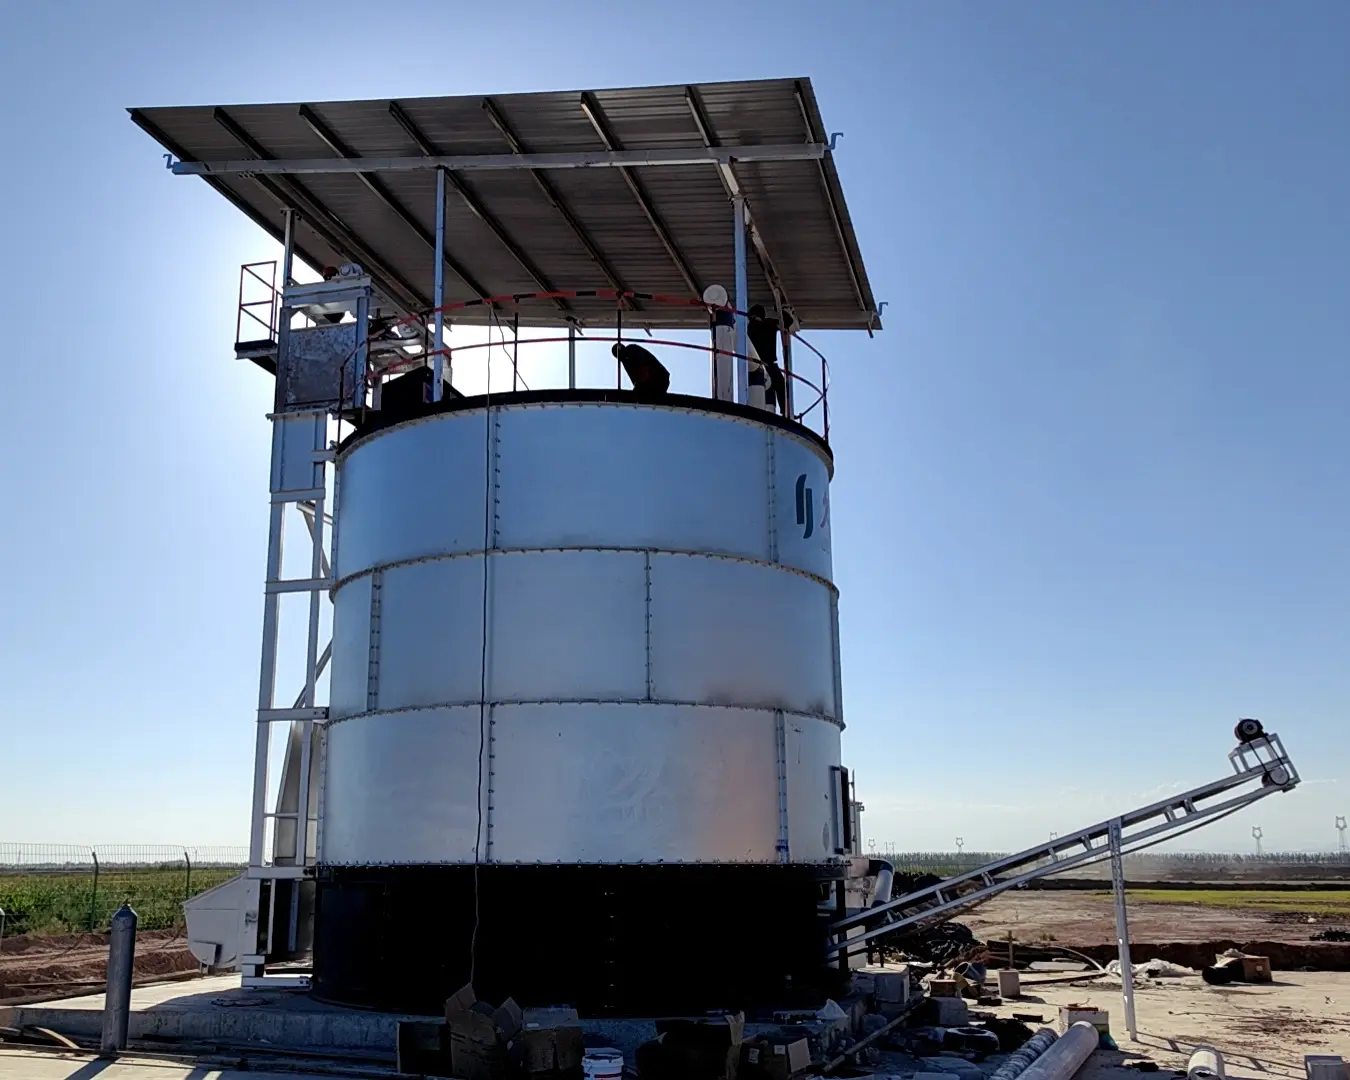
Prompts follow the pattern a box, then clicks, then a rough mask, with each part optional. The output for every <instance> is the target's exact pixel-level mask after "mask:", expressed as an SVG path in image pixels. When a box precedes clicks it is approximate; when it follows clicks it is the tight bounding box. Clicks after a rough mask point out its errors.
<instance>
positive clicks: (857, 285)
mask: <svg viewBox="0 0 1350 1080" xmlns="http://www.w3.org/2000/svg"><path fill="white" fill-rule="evenodd" d="M792 92H793V94H795V95H796V98H797V108H799V109H800V110H801V114H802V123H803V124H804V125H805V126H806V145H807V146H820V145H822V144H820V143H817V142H815V137H816V133H815V131H814V130H812V126H811V112H810V110H809V109H807V107H806V95H805V94H803V93H802V84H801V83H799V82H798V83H793V84H792ZM816 169H817V171H818V172H819V173H820V187H821V190H822V192H823V193H824V195H825V203H826V205H827V206H829V208H830V222H831V223H832V224H833V225H834V235H835V238H836V239H837V240H838V241H839V251H840V253H841V254H842V255H843V256H844V265H845V266H847V267H848V279H849V281H850V282H851V283H852V285H853V295H854V297H855V298H856V299H857V301H858V308H859V309H860V310H862V311H866V312H868V314H870V315H871V316H872V319H873V321H875V319H876V312H875V311H871V310H870V309H869V308H868V306H867V298H866V297H865V296H864V295H863V288H862V282H860V281H859V280H858V270H857V267H855V266H854V265H853V253H852V252H851V251H849V249H848V240H847V238H846V237H845V235H844V223H843V221H841V220H840V218H839V207H837V206H835V205H834V196H833V195H832V194H831V193H830V180H829V177H828V176H826V175H825V155H824V154H822V155H821V156H820V157H818V158H816ZM867 332H868V334H869V335H870V334H871V333H872V327H871V325H869V326H868V328H867Z"/></svg>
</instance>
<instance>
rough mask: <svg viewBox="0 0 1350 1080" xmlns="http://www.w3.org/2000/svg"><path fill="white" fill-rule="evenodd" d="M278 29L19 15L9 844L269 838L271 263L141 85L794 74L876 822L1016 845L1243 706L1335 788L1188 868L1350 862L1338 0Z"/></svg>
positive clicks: (860, 7)
mask: <svg viewBox="0 0 1350 1080" xmlns="http://www.w3.org/2000/svg"><path fill="white" fill-rule="evenodd" d="M299 10H300V8H299V7H295V8H292V7H290V6H289V5H284V4H282V5H278V4H256V3H230V4H223V3H213V4H207V3H201V4H195V3H194V4H170V3H157V4H151V3H133V2H128V3H123V4H118V5H105V4H99V3H92V2H86V3H63V4H23V5H20V4H10V5H8V6H7V8H6V17H5V33H4V34H3V35H2V36H0V94H2V95H3V100H4V102H5V106H4V108H3V110H0V136H2V138H0V145H3V147H4V154H5V158H6V160H5V163H4V164H5V167H4V169H3V170H0V196H2V197H0V207H3V213H4V215H5V220H4V223H3V224H4V228H3V236H4V240H5V248H6V257H5V264H6V270H7V273H6V275H5V281H6V292H7V294H8V296H7V301H6V303H5V305H4V309H5V311H6V313H7V331H6V334H5V338H6V341H7V348H6V363H5V365H4V370H5V379H4V384H5V390H6V394H5V397H6V408H5V414H6V418H5V423H4V427H3V440H4V444H3V450H4V452H3V456H2V457H0V461H3V463H4V464H3V466H2V467H0V493H2V494H3V517H0V522H2V523H3V527H0V559H3V565H4V567H5V588H4V592H3V596H4V604H3V607H2V608H0V683H2V684H3V687H4V692H3V695H0V838H3V839H12V840H46V841H62V840H68V841H72V842H82V841H92V842H105V841H127V842H132V841H142V842H170V841H180V840H181V841H183V842H189V843H203V844H205V843H238V842H242V841H243V839H244V838H245V834H246V829H247V821H246V814H247V800H248V788H249V770H250V759H251V745H252V731H253V716H252V709H253V705H254V701H255V695H256V684H257V655H258V640H259V617H260V611H261V603H260V595H261V578H262V569H263V557H264V545H265V534H266V496H265V483H266V454H267V439H266V425H265V421H264V420H263V413H264V412H265V410H266V407H267V404H268V399H269V392H268V387H267V382H266V379H265V377H264V376H262V375H261V373H259V372H257V371H255V370H254V369H252V368H250V367H249V366H248V365H246V364H242V363H235V362H234V360H233V358H232V355H231V349H230V346H231V343H232V340H233V338H232V334H233V332H234V325H233V320H234V310H233V306H234V300H235V290H236V282H237V273H238V265H239V264H240V263H241V262H244V261H247V260H249V259H252V258H257V257H260V256H264V257H265V256H267V255H268V254H269V253H270V247H269V245H268V244H267V243H266V242H265V240H264V238H263V236H262V234H261V233H260V232H259V231H258V230H257V229H256V228H255V227H254V226H253V225H251V224H250V223H249V222H247V221H246V220H245V219H244V218H243V217H242V216H241V215H239V214H238V213H237V212H236V211H234V210H233V209H232V208H231V207H229V206H228V205H227V204H226V203H225V202H224V200H222V199H220V198H219V197H218V196H216V195H215V194H214V193H212V192H211V191H210V190H209V189H208V188H207V187H206V186H205V185H204V184H202V183H200V182H198V181H195V180H190V179H186V178H175V177H172V176H171V175H169V174H168V173H167V172H165V171H164V169H163V166H162V162H161V160H160V157H159V148H158V147H157V146H155V145H154V144H153V143H152V142H151V141H150V140H149V139H148V138H147V137H146V136H145V135H144V134H142V133H141V132H140V131H139V130H138V129H137V128H136V127H134V126H133V125H132V123H131V122H130V121H129V120H128V119H127V118H126V114H125V113H124V111H123V109H124V107H125V106H130V105H159V104H189V103H194V104H211V103H222V102H224V103H228V102H240V101H267V100H306V99H309V100H324V99H335V98H352V97H375V98H383V97H392V96H414V95H429V94H460V93H494V92H509V91H525V90H547V89H563V88H577V89H579V88H586V87H597V86H613V85H633V84H642V83H661V82H676V81H679V82H684V81H698V80H711V79H732V78H740V77H760V76H799V75H809V76H810V77H811V78H812V79H813V80H814V82H815V87H816V92H817V95H818V96H819V99H820V103H821V108H822V111H823V114H824V117H825V121H826V125H827V127H828V128H829V129H831V130H843V131H844V132H846V136H845V139H844V141H843V143H842V144H841V147H840V150H839V154H838V165H839V169H840V173H841V175H842V177H843V183H844V189H845V192H846V195H847V198H848V201H849V205H850V209H851V211H852V215H853V220H854V222H855V225H856V227H857V230H858V234H859V236H860V238H861V243H862V248H863V253H864V256H865V258H866V261H867V266H868V270H869V273H870V275H871V280H872V285H873V288H874V290H875V292H876V294H877V296H878V298H879V299H884V300H887V301H888V302H889V307H888V308H887V310H886V324H887V328H886V330H885V332H884V333H882V334H880V335H878V337H877V338H876V340H874V341H868V340H867V339H866V338H865V337H861V336H859V337H848V336H843V335H840V336H836V337H834V338H831V339H828V340H827V341H826V346H827V349H828V351H829V352H830V355H831V358H832V362H833V371H834V393H833V394H832V396H831V400H832V406H833V419H834V428H833V431H834V446H835V452H836V456H837V461H838V472H837V480H836V484H835V488H834V492H833V507H834V515H835V516H834V530H835V531H834V537H835V545H836V546H835V569H836V577H837V580H838V583H839V585H840V588H841V590H842V601H841V615H842V620H843V664H844V684H845V707H846V713H847V719H848V722H849V729H848V732H847V734H846V736H845V749H846V755H847V757H848V759H849V763H850V764H852V765H853V766H854V767H855V768H856V769H857V772H858V775H859V778H860V785H861V790H862V791H863V793H864V795H865V801H866V802H867V805H868V814H867V816H866V818H865V828H866V830H867V832H868V833H869V834H870V835H873V836H876V837H877V838H879V839H880V840H881V841H883V842H887V841H889V842H894V843H897V844H899V845H900V846H902V847H906V848H921V847H943V848H948V847H950V846H951V845H952V839H953V837H955V836H956V835H958V834H959V835H961V836H963V837H964V838H965V843H966V848H967V850H971V849H976V848H1007V847H1010V846H1020V845H1021V844H1024V843H1031V842H1034V841H1038V840H1040V839H1042V838H1043V837H1044V836H1045V835H1046V834H1047V833H1048V831H1050V830H1051V829H1055V830H1058V831H1061V832H1062V831H1067V830H1069V829H1071V828H1073V827H1075V826H1077V825H1080V824H1086V823H1087V822H1088V821H1089V820H1095V819H1096V818H1098V817H1102V816H1105V815H1106V814H1107V813H1109V812H1111V811H1113V810H1120V809H1125V808H1127V807H1128V806H1130V805H1132V804H1133V803H1135V802H1137V801H1138V800H1140V799H1142V798H1145V797H1147V793H1156V792H1160V791H1166V790H1171V789H1173V788H1174V787H1175V786H1177V785H1183V784H1184V785H1190V784H1192V783H1197V782H1201V781H1204V780H1207V779H1210V778H1212V777H1213V776H1216V775H1218V774H1219V773H1220V772H1221V771H1222V770H1223V769H1225V768H1226V762H1225V761H1224V757H1223V755H1224V754H1225V753H1226V751H1227V750H1228V748H1229V744H1230V738H1229V732H1230V728H1231V725H1232V723H1233V721H1234V720H1235V719H1236V717H1237V716H1239V715H1255V716H1259V717H1262V718H1263V719H1265V720H1266V721H1267V722H1268V723H1269V724H1270V725H1271V726H1273V727H1275V728H1277V729H1278V730H1279V731H1280V732H1281V733H1282V734H1283V735H1284V736H1285V738H1286V741H1287V742H1288V744H1289V746H1290V748H1291V750H1292V751H1293V752H1294V755H1295V758H1296V760H1297V761H1298V762H1299V764H1300V765H1301V766H1302V769H1303V772H1304V775H1305V776H1306V777H1307V778H1308V779H1309V781H1310V782H1309V784H1308V785H1307V786H1306V787H1304V788H1303V789H1301V790H1300V791H1298V792H1296V793H1295V794H1293V795H1290V796H1282V797H1280V798H1279V799H1276V800H1272V801H1270V802H1268V803H1266V804H1263V805H1262V806H1261V807H1260V808H1259V809H1256V810H1253V811H1251V812H1250V813H1248V814H1246V815H1244V816H1239V817H1237V818H1234V819H1232V820H1231V821H1230V822H1226V823H1223V824H1221V825H1219V826H1216V827H1215V829H1214V830H1212V831H1211V832H1209V833H1202V834H1197V836H1196V837H1195V838H1192V839H1190V840H1188V841H1187V844H1188V846H1210V847H1218V848H1235V849H1240V850H1246V849H1248V848H1249V847H1250V844H1251V841H1250V836H1249V833H1250V828H1251V826H1252V825H1253V824H1260V825H1261V826H1262V827H1263V829H1264V831H1265V845H1266V847H1267V848H1281V847H1283V848H1318V847H1323V848H1325V847H1330V846H1334V842H1335V832H1334V829H1333V827H1332V818H1333V815H1334V814H1335V813H1345V812H1347V811H1350V790H1348V785H1350V768H1348V766H1350V741H1348V740H1347V738H1346V731H1347V727H1346V714H1347V706H1350V558H1348V557H1347V556H1348V554H1350V553H1348V551H1347V538H1348V537H1350V505H1348V502H1347V493H1348V492H1350V484H1347V473H1348V471H1350V425H1348V424H1347V421H1346V417H1347V412H1348V411H1350V112H1347V105H1348V104H1350V65H1347V64H1346V60H1345V58H1346V55H1347V48H1348V47H1350V5H1346V4H1345V3H1343V2H1340V0H1321V2H1319V0H1302V2H1300V3H1298V4H1285V5H1270V4H1265V3H1260V2H1257V0H1236V2H1227V0H1225V2H1188V3H1185V4H1132V3H1126V2H1123V0H1120V2H1115V3H1100V4H1081V3H1077V2H1069V0H1063V2H1058V3H1048V2H1043V3H1031V2H1028V3H1018V4H983V3H976V2H973V0H972V2H943V3H938V2H935V0H934V2H924V3H918V2H892V3H886V4H863V3H855V4H830V5H824V4H820V5H816V4H805V3H791V2H787V3H783V2H779V3H763V4H753V5H743V6H740V5H736V4H724V5H721V6H718V7H716V8H710V7H708V6H707V5H695V6H693V7H690V8H688V9H687V10H682V9H680V8H678V7H674V6H671V5H658V6H656V7H654V8H651V9H647V8H645V7H644V6H643V5H635V4H631V3H624V4H610V5H604V4H587V5H582V6H581V7H578V6H576V5H571V6H569V5H559V4H556V3H546V4H545V3H540V4H533V3H515V4H511V5H509V7H508V8H503V9H501V10H500V11H498V10H497V9H494V8H492V7H487V8H483V7H475V8H472V9H470V8H464V9H463V10H462V11H461V12H460V13H458V14H457V13H456V9H455V7H454V5H445V4H394V5H391V6H389V7H388V8H387V9H384V11H383V13H382V14H381V15H379V16H378V17H377V16H375V15H374V11H375V9H374V8H372V7H371V6H370V5H369V4H351V3H344V2H340V0H329V2H327V3H324V4H322V5H318V6H315V5H308V6H306V7H305V10H306V11H307V12H308V13H309V17H308V18H307V19H306V21H305V23H304V24H303V25H300V24H296V25H295V26H294V27H288V25H287V22H286V17H287V13H288V12H292V11H299ZM582 10H584V11H585V12H586V16H585V17H584V18H583V17H581V16H580V15H579V14H578V12H579V11H582ZM649 10H650V13H649ZM394 13H397V14H396V15H395V14H394ZM385 49H387V51H381V50H385Z"/></svg>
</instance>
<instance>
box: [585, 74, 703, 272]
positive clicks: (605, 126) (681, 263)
mask: <svg viewBox="0 0 1350 1080" xmlns="http://www.w3.org/2000/svg"><path fill="white" fill-rule="evenodd" d="M581 111H582V112H584V113H585V114H586V119H588V120H589V121H590V122H591V127H593V128H595V133H596V135H598V136H599V137H600V141H601V142H602V143H604V144H605V149H606V150H607V151H609V152H610V153H611V154H617V153H621V152H622V148H621V147H620V146H619V143H618V140H617V139H615V138H614V133H613V132H612V131H610V129H609V121H608V120H607V119H606V117H605V113H604V110H603V109H601V108H600V102H599V101H597V100H596V98H595V95H594V94H592V93H591V92H590V91H589V90H587V91H585V92H583V93H582V95H581ZM681 152H684V153H687V151H681ZM704 152H705V153H706V154H710V155H712V154H715V153H716V151H710V150H705V151H704ZM643 153H644V154H653V153H656V151H643ZM707 160H708V159H704V161H703V162H702V163H703V164H707ZM636 164H644V163H643V162H636ZM647 164H650V162H648V163H647ZM619 175H620V176H622V177H623V179H624V183H626V184H627V185H628V190H629V191H631V192H632V193H633V198H635V199H636V200H637V202H638V205H639V206H640V207H641V208H642V212H643V213H644V214H646V215H647V220H648V222H650V223H651V227H652V230H653V231H654V232H655V233H656V237H657V239H658V240H660V241H661V246H662V247H664V248H665V249H666V253H667V254H668V255H669V256H670V258H671V261H672V262H674V264H675V267H676V269H677V270H679V272H680V276H681V277H682V278H684V283H685V284H686V285H688V286H689V291H690V292H692V293H693V294H694V295H695V296H702V295H703V290H702V289H700V288H699V286H698V281H697V280H696V279H695V278H694V272H693V270H692V269H690V267H689V263H688V261H687V260H686V259H685V257H684V256H683V255H682V254H681V253H680V249H679V248H678V247H676V246H675V241H674V239H673V238H672V237H671V235H670V230H669V229H667V228H666V224H665V222H663V221H662V220H661V215H660V214H658V213H657V212H656V207H655V206H653V205H652V200H651V196H650V195H648V194H647V190H646V188H644V187H643V186H642V184H641V182H640V181H639V180H638V178H637V176H636V175H635V174H634V173H633V170H632V169H630V168H628V167H627V166H626V165H624V166H619Z"/></svg>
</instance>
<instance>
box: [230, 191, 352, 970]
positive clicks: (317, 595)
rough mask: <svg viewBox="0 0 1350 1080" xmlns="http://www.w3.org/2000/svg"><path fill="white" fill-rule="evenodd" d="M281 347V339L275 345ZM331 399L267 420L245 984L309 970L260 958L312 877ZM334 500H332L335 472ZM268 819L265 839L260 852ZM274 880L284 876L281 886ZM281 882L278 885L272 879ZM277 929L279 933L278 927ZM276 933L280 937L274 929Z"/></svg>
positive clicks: (292, 924)
mask: <svg viewBox="0 0 1350 1080" xmlns="http://www.w3.org/2000/svg"><path fill="white" fill-rule="evenodd" d="M286 225H287V241H288V242H287V245H286V259H285V264H284V267H283V273H282V280H283V281H284V282H289V280H290V262H291V250H292V244H291V243H290V236H291V234H292V232H293V229H294V214H293V213H288V214H287V221H286ZM290 316H291V311H290V309H289V308H287V307H286V306H285V304H284V301H283V305H282V307H281V309H280V319H279V327H280V329H281V331H282V333H281V334H280V336H281V338H283V339H284V338H285V337H286V334H285V332H284V331H285V326H286V325H287V323H288V321H289V319H290ZM283 349H284V344H283ZM329 413H330V406H329V405H327V404H323V405H311V406H307V407H287V406H285V404H284V402H283V401H282V398H281V395H280V394H278V405H277V411H275V412H274V413H273V414H272V415H271V416H270V419H271V421H272V455H271V470H270V484H269V490H270V520H269V528H268V537H267V573H266V582H265V585H264V600H263V634H262V657H261V663H260V675H259V687H258V713H257V738H256V743H255V753H254V767H253V804H252V824H251V829H250V834H249V859H248V869H247V871H246V872H245V898H244V903H243V904H242V906H241V909H240V927H239V933H240V938H239V954H238V955H239V964H240V970H241V974H242V982H243V985H245V986H301V987H303V986H308V985H309V977H308V975H306V974H300V973H297V972H295V971H290V972H288V973H287V974H286V975H267V973H266V964H267V962H268V958H269V956H271V957H275V956H277V955H278V954H279V953H284V954H286V955H288V956H293V955H294V954H295V952H296V948H297V942H298V936H299V929H300V921H301V913H300V904H299V897H300V882H301V881H302V880H304V879H306V878H309V877H312V876H313V872H314V870H313V868H314V864H315V862H316V860H317V855H318V852H317V851H316V850H315V849H316V848H317V846H318V843H317V837H315V839H314V840H313V841H311V827H312V826H317V821H316V819H315V818H314V817H313V816H312V815H311V813H310V804H311V802H312V801H313V800H312V799H311V792H310V776H311V773H312V771H313V770H312V767H311V759H312V754H313V747H314V744H315V742H316V739H315V735H316V727H317V726H319V725H322V724H323V723H324V722H326V721H327V719H328V708H327V706H326V705H320V704H319V702H318V682H319V679H320V677H321V676H322V674H323V671H324V668H325V667H326V666H327V663H328V660H329V657H330V656H331V654H332V644H331V642H329V643H328V644H327V645H326V646H325V647H324V648H323V649H322V650H320V647H319V629H320V613H321V608H322V605H323V604H324V602H325V600H326V598H327V595H328V593H329V590H330V589H331V588H332V584H333V580H332V563H331V560H330V556H329V551H330V550H331V551H334V552H335V551H336V534H335V531H334V532H333V533H332V534H331V535H332V539H331V541H329V545H328V548H327V549H326V548H325V538H326V537H328V536H329V535H330V533H329V529H330V528H331V527H332V525H333V522H334V517H335V513H336V510H335V507H334V508H332V509H331V510H330V508H329V496H328V490H329V481H330V476H329V469H330V466H331V465H332V464H333V460H334V457H335V450H334V446H333V444H332V442H331V441H330V439H329V424H330V416H329ZM332 482H333V499H332V501H333V502H334V503H335V502H336V495H337V490H336V478H335V477H333V478H332ZM291 506H294V507H295V508H296V510H298V511H299V513H300V514H301V517H302V519H303V521H304V523H305V526H306V533H307V535H308V540H309V545H308V548H309V550H308V555H309V558H308V560H307V565H308V575H307V576H306V577H303V578H283V577H282V551H283V542H284V537H285V523H286V510H287V508H288V507H291ZM288 593H303V594H305V595H306V596H307V597H308V621H307V625H306V634H305V653H304V661H303V670H304V686H303V688H302V689H301V690H300V693H299V694H298V695H297V696H296V698H295V699H294V701H293V702H292V704H291V705H290V706H289V707H278V705H277V702H276V673H277V662H278V656H279V653H280V651H281V640H280V634H279V630H280V609H281V597H282V596H283V595H285V594H288ZM277 724H284V725H287V728H288V731H287V743H286V760H285V765H284V767H283V776H282V782H281V784H280V785H279V788H278V792H277V796H276V799H277V801H276V804H275V805H274V806H272V807H269V805H268V800H269V797H270V795H271V784H270V776H269V772H270V759H271V752H272V738H273V728H274V726H275V725H277ZM292 775H294V776H295V793H294V803H293V806H290V807H289V808H288V807H287V803H288V800H287V796H286V791H287V780H288V779H289V778H290V777H291V776H292ZM269 825H270V826H271V828H270V833H271V844H270V848H271V850H270V851H269V850H268V848H269V843H268V839H269V836H268V834H269ZM282 883H289V884H285V885H282ZM279 886H280V887H279ZM282 893H284V894H285V895H286V896H287V897H288V899H289V904H288V910H287V909H283V910H282V911H280V912H278V911H277V900H278V895H279V894H282ZM283 928H284V931H283ZM283 932H284V939H283V938H282V936H281V935H282V933H283Z"/></svg>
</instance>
